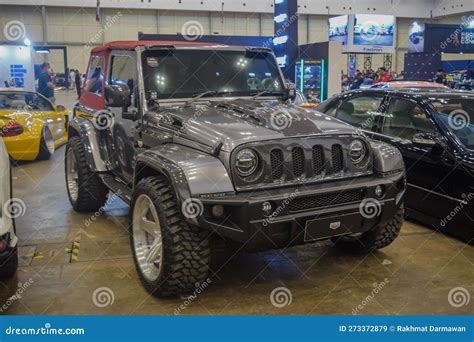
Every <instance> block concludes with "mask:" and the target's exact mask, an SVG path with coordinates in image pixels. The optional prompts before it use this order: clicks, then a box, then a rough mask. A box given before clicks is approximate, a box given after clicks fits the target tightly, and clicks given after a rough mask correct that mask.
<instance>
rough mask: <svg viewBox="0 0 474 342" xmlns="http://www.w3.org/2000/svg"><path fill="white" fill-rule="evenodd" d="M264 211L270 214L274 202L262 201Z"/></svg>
mask: <svg viewBox="0 0 474 342" xmlns="http://www.w3.org/2000/svg"><path fill="white" fill-rule="evenodd" d="M262 211H263V213H264V214H265V215H267V216H268V215H270V214H271V213H272V204H271V203H270V202H268V201H267V202H263V203H262Z"/></svg>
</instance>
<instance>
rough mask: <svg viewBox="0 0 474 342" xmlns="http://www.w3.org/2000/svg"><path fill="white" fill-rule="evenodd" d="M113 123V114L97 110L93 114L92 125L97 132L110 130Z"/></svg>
mask: <svg viewBox="0 0 474 342" xmlns="http://www.w3.org/2000/svg"><path fill="white" fill-rule="evenodd" d="M114 123H115V118H114V115H113V113H111V112H109V111H108V110H99V111H97V112H95V113H94V115H93V120H92V124H93V125H94V127H95V128H96V129H98V130H99V131H102V130H106V129H109V128H111V127H112V126H113V125H114Z"/></svg>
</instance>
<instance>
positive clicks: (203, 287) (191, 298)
mask: <svg viewBox="0 0 474 342" xmlns="http://www.w3.org/2000/svg"><path fill="white" fill-rule="evenodd" d="M211 283H212V280H211V279H210V278H207V279H206V280H205V281H203V282H202V283H196V285H195V287H196V289H195V290H194V291H193V293H192V294H191V295H189V296H186V297H184V302H183V303H182V304H180V305H179V306H178V307H177V308H176V309H175V310H174V314H175V316H178V315H180V314H181V312H183V311H184V310H185V309H186V308H187V307H188V306H189V305H191V304H192V302H194V300H196V298H197V297H198V296H199V295H200V294H201V293H203V292H204V290H206V289H207V288H208V287H209V285H210V284H211Z"/></svg>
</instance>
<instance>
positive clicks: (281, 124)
mask: <svg viewBox="0 0 474 342" xmlns="http://www.w3.org/2000/svg"><path fill="white" fill-rule="evenodd" d="M292 122H293V118H292V116H291V114H290V112H288V111H287V110H285V109H279V110H277V111H276V112H274V113H272V114H271V115H270V124H271V126H272V128H274V129H276V130H278V131H282V130H284V129H286V128H288V127H290V126H291V123H292Z"/></svg>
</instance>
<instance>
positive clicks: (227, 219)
mask: <svg viewBox="0 0 474 342" xmlns="http://www.w3.org/2000/svg"><path fill="white" fill-rule="evenodd" d="M379 185H380V186H382V188H383V190H384V194H383V196H382V197H379V196H377V195H376V194H375V189H376V187H377V186H379ZM405 188H406V181H405V176H404V173H403V172H399V173H396V174H392V175H390V176H386V177H382V176H377V175H374V176H370V177H363V178H354V179H350V180H341V181H334V182H326V183H322V184H316V185H310V186H306V185H304V186H303V185H302V186H299V187H293V188H285V189H276V190H270V191H264V190H257V191H253V192H246V193H241V194H238V195H235V196H226V197H221V198H212V199H209V198H200V199H199V200H200V201H201V203H202V205H203V212H202V215H200V216H199V217H198V218H197V220H198V224H199V226H201V227H203V228H206V229H209V230H211V231H213V232H215V233H217V234H219V235H221V236H222V237H224V238H226V239H229V240H232V241H235V242H238V243H241V244H243V245H245V248H246V249H247V250H265V249H273V248H282V247H286V246H291V245H297V244H302V243H306V242H310V241H315V240H321V239H327V238H330V237H333V236H340V235H347V234H354V233H361V232H365V231H368V230H371V229H372V228H374V227H375V226H377V225H379V224H383V223H384V222H387V221H388V220H390V219H391V218H392V217H393V216H394V215H395V214H396V212H397V209H398V208H399V207H400V205H401V204H402V203H403V197H404V194H405ZM268 204H270V205H271V210H270V211H265V210H264V208H265V209H268ZM215 205H222V206H223V207H224V215H223V216H222V217H220V218H216V217H214V216H213V214H212V207H213V206H215ZM365 209H367V210H365Z"/></svg>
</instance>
